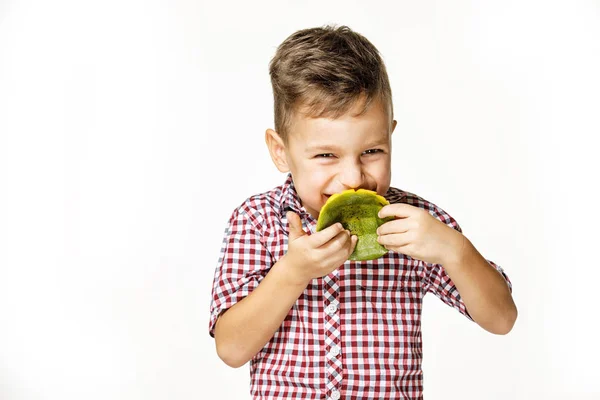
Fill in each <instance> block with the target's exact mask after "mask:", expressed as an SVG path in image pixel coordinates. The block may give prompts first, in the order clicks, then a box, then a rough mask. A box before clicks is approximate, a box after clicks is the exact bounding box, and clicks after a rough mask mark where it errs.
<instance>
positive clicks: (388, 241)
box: [377, 233, 410, 248]
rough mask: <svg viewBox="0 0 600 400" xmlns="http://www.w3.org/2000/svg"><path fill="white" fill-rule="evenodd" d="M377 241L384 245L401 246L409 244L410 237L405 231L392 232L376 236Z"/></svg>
mask: <svg viewBox="0 0 600 400" xmlns="http://www.w3.org/2000/svg"><path fill="white" fill-rule="evenodd" d="M377 242H378V243H379V244H380V245H382V246H384V247H386V248H387V247H388V246H390V247H402V246H406V245H408V244H410V237H409V235H407V234H406V233H392V234H389V235H384V236H379V237H377Z"/></svg>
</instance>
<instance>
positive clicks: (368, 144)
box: [305, 138, 389, 153]
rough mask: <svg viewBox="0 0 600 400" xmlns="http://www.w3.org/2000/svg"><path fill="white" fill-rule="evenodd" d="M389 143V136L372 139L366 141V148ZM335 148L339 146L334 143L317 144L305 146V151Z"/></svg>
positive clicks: (321, 150)
mask: <svg viewBox="0 0 600 400" xmlns="http://www.w3.org/2000/svg"><path fill="white" fill-rule="evenodd" d="M387 144H389V139H388V138H378V139H376V140H373V141H370V142H366V143H365V148H371V147H376V146H381V145H387ZM335 150H338V147H337V146H335V145H332V144H315V145H312V146H311V145H307V146H306V148H305V151H306V152H307V153H312V152H326V151H327V152H334V151H335Z"/></svg>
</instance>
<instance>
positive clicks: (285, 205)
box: [280, 173, 316, 223]
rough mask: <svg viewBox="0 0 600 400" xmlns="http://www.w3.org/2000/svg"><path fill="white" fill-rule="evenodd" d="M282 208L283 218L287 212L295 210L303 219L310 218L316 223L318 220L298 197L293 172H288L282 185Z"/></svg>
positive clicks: (309, 219)
mask: <svg viewBox="0 0 600 400" xmlns="http://www.w3.org/2000/svg"><path fill="white" fill-rule="evenodd" d="M280 210H281V217H282V218H285V213H286V212H288V211H293V212H295V213H296V214H298V215H299V216H300V218H301V219H308V221H310V222H314V223H316V220H315V219H314V218H313V216H312V215H310V214H309V213H308V211H306V209H305V208H304V206H303V205H302V202H301V201H300V197H298V192H296V187H295V186H294V179H293V178H292V174H291V173H289V174H288V176H287V178H286V180H285V183H284V184H283V187H282V192H281V208H280Z"/></svg>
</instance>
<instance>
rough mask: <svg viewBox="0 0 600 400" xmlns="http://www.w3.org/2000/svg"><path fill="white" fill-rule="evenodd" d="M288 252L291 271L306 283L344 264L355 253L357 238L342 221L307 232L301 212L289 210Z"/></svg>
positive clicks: (287, 256) (286, 257)
mask: <svg viewBox="0 0 600 400" xmlns="http://www.w3.org/2000/svg"><path fill="white" fill-rule="evenodd" d="M286 215H287V220H288V225H289V235H288V251H287V253H286V255H285V256H284V258H285V262H286V263H289V265H290V272H291V273H292V274H293V276H294V277H295V278H296V279H297V280H298V281H299V282H302V283H303V284H304V283H306V284H308V283H309V282H310V281H311V280H312V279H314V278H320V277H322V276H325V275H327V274H329V273H331V272H332V271H333V270H335V269H336V268H338V267H339V266H340V265H342V264H343V263H344V262H346V260H348V257H349V256H350V254H352V252H353V251H354V246H356V241H357V240H358V238H357V237H356V235H352V236H350V232H349V231H347V230H344V228H343V227H342V224H340V223H336V224H334V225H331V226H330V227H328V228H326V229H323V230H322V231H319V232H316V233H314V234H312V235H308V234H307V233H306V232H304V230H303V229H302V222H301V221H300V217H299V216H298V214H296V213H294V212H292V211H288V213H287V214H286Z"/></svg>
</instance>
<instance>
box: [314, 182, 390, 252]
mask: <svg viewBox="0 0 600 400" xmlns="http://www.w3.org/2000/svg"><path fill="white" fill-rule="evenodd" d="M387 204H390V203H389V202H388V201H387V200H386V199H385V198H384V197H383V196H380V195H378V194H377V193H375V192H373V191H371V190H365V189H358V190H356V191H355V190H354V189H349V190H344V191H343V192H341V193H336V194H334V195H333V196H331V197H330V198H329V199H327V202H326V203H325V205H323V207H322V208H321V212H320V213H319V219H318V221H317V231H321V230H323V229H325V228H327V227H328V226H331V225H333V224H335V223H336V222H340V223H341V224H342V226H343V227H344V229H347V230H349V231H350V233H351V234H352V235H356V236H357V237H358V241H357V243H356V247H355V248H354V251H353V252H352V254H350V257H348V259H349V260H353V261H363V260H374V259H376V258H379V257H381V256H383V255H384V254H386V253H387V252H388V250H387V249H386V248H385V247H383V246H382V245H380V244H379V243H378V242H377V228H379V226H380V225H382V224H383V223H384V222H387V221H391V220H393V219H394V217H387V218H383V219H381V218H379V217H378V216H377V213H378V212H379V210H381V209H382V208H383V206H385V205H387Z"/></svg>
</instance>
